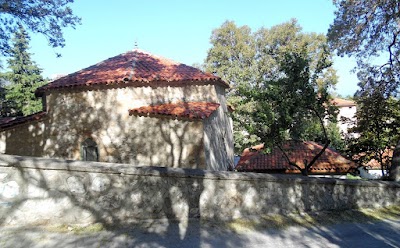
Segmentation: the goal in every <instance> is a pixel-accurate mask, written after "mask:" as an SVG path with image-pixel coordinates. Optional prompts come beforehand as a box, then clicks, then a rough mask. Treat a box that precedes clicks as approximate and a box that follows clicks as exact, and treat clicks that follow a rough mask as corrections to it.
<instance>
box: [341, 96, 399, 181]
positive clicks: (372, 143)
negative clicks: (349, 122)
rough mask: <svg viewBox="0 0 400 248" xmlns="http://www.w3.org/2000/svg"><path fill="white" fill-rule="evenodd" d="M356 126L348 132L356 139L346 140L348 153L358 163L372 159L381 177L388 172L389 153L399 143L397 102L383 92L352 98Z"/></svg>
mask: <svg viewBox="0 0 400 248" xmlns="http://www.w3.org/2000/svg"><path fill="white" fill-rule="evenodd" d="M356 102H357V105H358V107H357V112H356V118H357V123H356V126H355V127H354V128H353V129H352V130H351V131H352V132H354V133H357V135H358V137H356V138H353V139H351V140H350V145H349V150H350V151H351V153H352V154H358V155H359V156H360V162H363V163H366V162H368V161H370V160H371V159H375V160H376V161H377V162H379V164H380V165H381V169H382V174H383V175H387V173H388V171H389V168H390V153H389V150H393V149H394V147H395V145H396V143H397V142H398V140H399V139H400V101H399V100H398V99H395V98H393V97H390V98H388V99H387V98H386V97H385V95H384V89H383V88H382V89H381V90H379V88H373V89H371V90H370V91H366V90H364V91H360V92H358V95H357V97H356Z"/></svg>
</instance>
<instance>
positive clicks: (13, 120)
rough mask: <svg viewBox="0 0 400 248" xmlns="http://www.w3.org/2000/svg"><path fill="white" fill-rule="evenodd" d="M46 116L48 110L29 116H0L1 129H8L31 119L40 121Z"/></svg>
mask: <svg viewBox="0 0 400 248" xmlns="http://www.w3.org/2000/svg"><path fill="white" fill-rule="evenodd" d="M45 116H46V112H39V113H35V114H32V115H28V116H17V117H3V118H0V129H6V128H9V127H13V126H16V125H20V124H24V123H27V122H30V121H39V120H41V119H43V118H44V117H45Z"/></svg>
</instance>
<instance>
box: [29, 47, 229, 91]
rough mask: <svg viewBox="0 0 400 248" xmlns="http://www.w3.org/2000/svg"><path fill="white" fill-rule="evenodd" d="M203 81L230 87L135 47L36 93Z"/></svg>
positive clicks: (200, 82) (214, 77)
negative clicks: (73, 88) (97, 87)
mask: <svg viewBox="0 0 400 248" xmlns="http://www.w3.org/2000/svg"><path fill="white" fill-rule="evenodd" d="M204 83H207V84H209V83H212V84H221V85H224V86H226V87H229V85H228V84H227V83H225V82H224V81H223V80H222V79H221V78H219V77H217V76H214V75H213V74H210V73H205V72H202V71H201V70H199V69H196V68H194V67H191V66H187V65H185V64H181V63H177V62H174V61H172V60H169V59H166V58H162V57H159V56H155V55H152V54H149V53H147V52H144V51H141V50H137V49H136V50H134V51H129V52H126V53H123V54H120V55H118V56H115V57H112V58H109V59H106V60H104V61H102V62H100V63H98V64H96V65H92V66H90V67H88V68H85V69H82V70H80V71H77V72H75V73H72V74H69V75H67V76H64V77H61V78H59V79H56V80H54V81H53V82H50V83H49V84H47V85H45V86H43V87H41V88H39V89H38V90H37V94H38V95H40V94H42V93H43V92H45V91H47V90H50V89H60V88H71V87H93V86H99V85H132V86H173V85H177V86H181V85H184V84H204Z"/></svg>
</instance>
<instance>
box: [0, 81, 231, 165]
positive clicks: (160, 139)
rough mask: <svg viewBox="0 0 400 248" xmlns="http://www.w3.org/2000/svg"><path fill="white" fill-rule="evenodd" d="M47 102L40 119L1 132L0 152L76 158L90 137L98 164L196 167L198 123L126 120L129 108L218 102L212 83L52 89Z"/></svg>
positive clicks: (201, 157)
mask: <svg viewBox="0 0 400 248" xmlns="http://www.w3.org/2000/svg"><path fill="white" fill-rule="evenodd" d="M46 99H47V104H46V105H47V107H48V115H47V117H45V120H44V121H41V122H33V123H27V124H24V125H19V126H16V127H15V128H10V129H7V130H5V131H3V132H1V137H0V152H3V153H6V154H14V155H23V156H38V157H49V158H63V159H74V160H80V159H81V152H82V151H81V143H82V142H83V141H84V140H86V139H87V138H91V139H93V140H94V141H95V142H96V143H97V146H98V149H99V160H100V161H101V162H115V163H130V164H136V165H149V166H152V165H159V164H161V163H162V164H163V165H164V166H169V167H179V168H182V167H183V168H198V169H205V168H206V166H207V164H208V163H207V161H206V158H205V151H204V142H203V136H204V127H203V122H202V121H199V120H194V121H190V120H176V119H171V118H162V117H158V118H154V117H139V116H129V113H128V110H129V109H132V108H136V107H140V106H146V105H151V104H159V103H165V102H176V101H210V102H218V101H219V99H218V96H217V92H216V90H215V86H213V85H196V86H186V87H158V88H151V87H126V88H109V89H104V88H102V89H96V90H90V91H87V90H80V91H78V90H77V91H73V90H69V91H59V92H57V91H55V92H52V93H51V94H49V95H48V96H47V98H46ZM223 166H225V167H226V165H221V166H219V167H218V168H214V169H220V170H221V169H224V167H223Z"/></svg>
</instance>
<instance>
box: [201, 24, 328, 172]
mask: <svg viewBox="0 0 400 248" xmlns="http://www.w3.org/2000/svg"><path fill="white" fill-rule="evenodd" d="M211 43H212V45H213V46H212V48H211V49H210V50H209V53H208V56H207V60H206V68H207V70H208V71H211V72H216V73H217V74H218V75H219V76H221V77H222V78H223V79H224V80H226V81H228V82H230V84H231V85H232V89H231V91H230V92H229V94H228V100H229V102H230V103H231V104H232V105H233V106H234V108H235V111H234V115H233V118H234V134H235V146H236V148H239V149H238V150H239V151H240V150H242V149H243V147H244V146H247V147H248V145H249V144H251V143H253V142H260V141H261V142H263V143H264V147H265V148H266V150H270V149H272V147H273V146H275V145H278V146H280V147H282V146H281V145H282V143H283V142H284V141H285V140H287V139H290V138H297V137H299V135H300V133H299V131H300V127H304V125H303V124H304V122H306V121H307V120H309V119H310V118H313V119H314V120H317V122H318V123H319V124H320V125H321V126H322V128H321V129H322V133H323V136H324V137H325V138H324V144H325V147H324V149H323V150H322V151H321V153H320V154H319V155H318V156H320V155H321V154H322V153H323V152H324V150H325V149H326V147H327V146H328V145H329V143H330V141H329V139H328V137H327V132H326V130H325V126H324V125H323V121H324V119H325V118H326V117H327V116H330V117H332V119H333V112H334V111H333V110H334V108H333V107H332V106H331V104H330V98H329V94H328V89H329V88H330V87H331V86H332V85H334V84H335V83H336V77H335V72H334V70H333V69H332V68H331V57H330V53H329V50H328V47H327V43H326V38H325V36H324V35H321V34H314V33H310V34H306V33H302V32H301V28H300V27H299V26H298V24H297V22H296V21H295V20H292V21H290V22H288V23H284V24H281V25H277V26H275V27H272V28H271V29H265V28H261V29H260V30H258V31H257V32H255V33H252V32H251V30H250V29H249V28H248V27H247V26H243V27H236V25H235V24H234V23H233V22H225V23H224V24H223V25H222V26H221V28H219V29H216V30H214V31H213V34H212V36H211ZM327 110H328V111H327ZM237 134H239V135H237ZM318 156H317V157H316V158H318ZM315 160H316V159H314V160H313V161H311V162H310V163H309V164H308V165H307V166H306V168H300V167H299V166H297V165H295V164H293V166H296V167H298V168H299V169H301V170H302V172H303V174H307V171H308V170H309V169H310V168H311V166H312V164H313V163H314V162H315ZM289 162H290V161H289Z"/></svg>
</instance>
